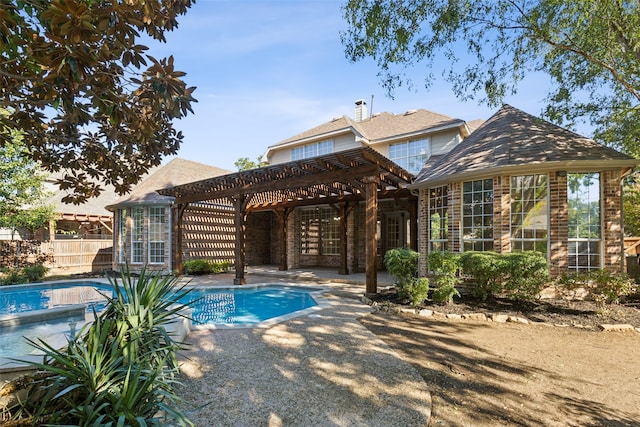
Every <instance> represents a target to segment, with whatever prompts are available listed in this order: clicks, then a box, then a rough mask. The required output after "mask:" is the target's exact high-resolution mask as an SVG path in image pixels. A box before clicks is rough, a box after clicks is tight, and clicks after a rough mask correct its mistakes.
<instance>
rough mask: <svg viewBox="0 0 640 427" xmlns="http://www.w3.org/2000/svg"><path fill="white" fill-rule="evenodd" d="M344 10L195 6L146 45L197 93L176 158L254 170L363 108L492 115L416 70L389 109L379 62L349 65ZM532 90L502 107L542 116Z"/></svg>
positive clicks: (211, 1)
mask: <svg viewBox="0 0 640 427" xmlns="http://www.w3.org/2000/svg"><path fill="white" fill-rule="evenodd" d="M342 3H343V1H338V0H235V1H232V0H198V1H197V2H196V4H195V5H194V6H193V7H192V8H191V9H190V10H189V12H187V14H186V15H184V16H182V17H180V19H179V28H178V29H177V30H175V31H173V32H171V33H168V34H167V43H166V44H157V43H149V44H148V45H149V47H150V51H149V53H150V54H151V55H153V56H155V57H157V58H160V57H167V56H169V55H174V57H175V65H176V69H178V70H180V71H184V72H186V73H187V76H186V77H185V80H186V82H187V84H188V85H189V86H196V87H197V90H196V91H195V93H194V96H195V97H196V98H197V99H198V103H196V104H194V105H193V108H194V112H195V114H193V115H189V116H188V117H187V118H184V119H182V120H180V121H177V122H176V127H177V128H178V129H180V130H182V131H183V133H184V134H185V139H184V142H183V145H182V147H181V149H180V152H179V154H178V156H179V157H182V158H185V159H188V160H194V161H198V162H201V163H206V164H209V165H213V166H218V167H221V168H225V169H229V170H235V167H234V162H235V161H236V160H237V159H238V158H240V157H249V158H250V159H252V160H253V159H255V158H256V157H258V156H259V155H260V154H263V153H264V152H265V150H266V148H267V147H268V146H269V145H272V144H275V143H277V142H279V141H281V140H283V139H286V138H288V137H290V136H293V135H296V134H298V133H300V132H302V131H304V130H307V129H309V128H311V127H314V126H317V125H320V124H322V123H324V122H327V121H329V120H331V119H332V118H333V117H336V116H341V115H348V116H350V117H353V111H354V102H355V101H356V100H357V99H364V100H366V101H367V104H369V105H368V107H369V109H370V110H371V109H373V111H374V112H382V111H388V112H391V113H403V112H405V111H406V110H409V109H417V108H424V109H427V110H431V111H434V112H437V113H442V114H446V115H449V116H452V117H456V118H460V119H463V120H467V121H470V120H474V119H478V118H482V119H486V118H488V117H489V116H491V114H493V113H494V112H495V109H491V108H488V107H486V106H479V105H477V104H476V103H475V102H467V103H462V102H460V101H458V100H457V99H456V98H455V97H454V95H453V94H452V92H451V90H450V86H449V85H448V84H447V83H446V82H445V81H444V80H443V81H442V82H438V83H437V84H434V85H433V86H432V87H431V88H430V90H429V91H427V90H426V89H424V87H423V86H422V83H421V82H422V80H423V77H422V76H424V75H425V74H426V73H425V72H424V70H421V69H420V67H419V66H418V67H416V68H414V69H411V70H409V72H408V74H409V75H410V76H412V78H413V79H414V81H415V83H416V84H415V88H414V90H409V89H406V88H400V89H398V90H397V91H396V93H395V97H394V99H393V100H392V99H390V98H389V97H387V96H386V94H385V91H384V89H383V88H382V87H381V86H380V83H379V79H378V77H377V73H378V69H377V67H376V65H375V63H374V62H373V61H371V60H366V61H364V62H358V63H355V64H354V63H350V62H349V61H348V60H347V59H346V58H345V54H344V48H343V46H342V44H341V42H340V30H343V29H344V28H345V27H346V23H345V22H344V21H343V19H342V12H341V5H342ZM434 74H436V75H440V71H439V70H438V71H437V72H435V73H434ZM528 82H529V81H528V80H525V81H524V84H523V85H522V89H521V90H520V92H519V95H518V96H516V97H511V98H509V99H507V100H506V102H508V103H509V104H511V105H513V106H514V107H517V108H520V109H522V110H524V111H526V112H528V113H531V114H535V115H539V114H540V111H541V109H542V104H541V101H542V98H543V96H544V91H541V90H540V85H539V84H538V83H537V82H534V81H531V83H528ZM372 95H373V96H374V101H373V105H371V97H372ZM167 160H168V159H167Z"/></svg>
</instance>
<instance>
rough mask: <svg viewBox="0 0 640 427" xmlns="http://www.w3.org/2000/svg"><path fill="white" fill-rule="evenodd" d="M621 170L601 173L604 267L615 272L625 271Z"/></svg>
mask: <svg viewBox="0 0 640 427" xmlns="http://www.w3.org/2000/svg"><path fill="white" fill-rule="evenodd" d="M619 176H620V171H604V172H602V173H601V175H600V185H601V187H602V196H603V197H602V203H601V206H602V224H603V230H602V239H603V247H604V254H603V255H604V267H605V268H606V269H607V270H609V271H611V272H614V273H622V272H623V271H624V264H623V259H624V256H623V255H624V248H623V246H624V239H623V235H622V189H621V187H620V178H619Z"/></svg>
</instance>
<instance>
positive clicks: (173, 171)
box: [107, 158, 234, 273]
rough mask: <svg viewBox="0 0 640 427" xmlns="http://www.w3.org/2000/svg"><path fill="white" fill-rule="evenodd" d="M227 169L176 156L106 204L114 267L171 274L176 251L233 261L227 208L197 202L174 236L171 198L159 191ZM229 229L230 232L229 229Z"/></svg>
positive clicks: (230, 217)
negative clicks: (110, 230) (127, 191)
mask: <svg viewBox="0 0 640 427" xmlns="http://www.w3.org/2000/svg"><path fill="white" fill-rule="evenodd" d="M228 172H229V171H228V170H225V169H221V168H218V167H215V166H208V165H205V164H202V163H198V162H192V161H189V160H185V159H180V158H176V159H173V160H171V161H170V162H169V163H167V164H166V165H163V166H161V167H158V168H155V169H154V170H153V171H152V173H150V174H149V175H148V176H147V177H145V178H144V179H143V180H142V181H141V182H140V183H138V184H137V185H136V186H135V187H134V188H133V189H132V190H131V191H130V192H129V193H128V194H126V195H124V196H122V197H120V198H119V199H117V200H115V201H114V202H113V203H111V204H110V205H108V206H107V209H108V210H109V211H111V212H113V217H114V220H113V224H114V233H113V269H114V270H119V269H120V268H121V267H122V266H124V265H128V266H129V270H130V271H131V272H139V271H140V270H141V269H142V268H143V267H145V268H146V269H147V270H148V271H161V272H164V273H171V272H172V271H174V270H176V269H177V266H176V265H175V257H174V256H173V254H174V253H176V252H179V253H180V254H182V255H181V256H182V257H184V259H192V258H215V259H221V260H229V261H230V260H233V250H234V246H233V243H234V241H233V224H229V221H230V220H232V219H233V217H232V216H230V215H231V213H232V212H231V211H230V209H229V206H218V205H212V204H207V203H193V204H191V205H190V206H188V207H186V208H185V209H184V210H183V211H182V212H180V215H181V216H183V217H184V221H183V227H184V229H183V230H182V231H181V233H180V238H178V239H176V237H175V230H173V229H172V226H173V225H175V221H173V219H172V218H173V215H176V211H175V209H173V205H174V203H173V201H174V199H173V197H168V196H162V195H160V194H158V193H157V192H156V189H158V188H163V187H166V186H168V185H180V184H184V183H187V182H193V181H196V180H198V179H202V178H205V177H207V178H209V177H212V176H217V175H222V174H225V173H228ZM229 229H231V231H229Z"/></svg>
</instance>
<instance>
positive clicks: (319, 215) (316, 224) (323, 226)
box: [299, 207, 340, 255]
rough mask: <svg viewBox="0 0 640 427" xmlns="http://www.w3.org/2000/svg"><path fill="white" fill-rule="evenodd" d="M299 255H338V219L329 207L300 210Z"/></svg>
mask: <svg viewBox="0 0 640 427" xmlns="http://www.w3.org/2000/svg"><path fill="white" fill-rule="evenodd" d="M299 218H300V253H301V254H304V255H339V254H340V218H339V217H336V215H335V212H334V210H333V209H332V208H330V207H321V208H305V209H301V210H300V215H299Z"/></svg>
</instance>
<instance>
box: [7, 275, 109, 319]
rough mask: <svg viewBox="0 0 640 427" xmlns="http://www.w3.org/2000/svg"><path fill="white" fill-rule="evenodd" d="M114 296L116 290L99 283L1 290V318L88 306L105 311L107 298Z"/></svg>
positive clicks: (13, 287)
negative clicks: (49, 309)
mask: <svg viewBox="0 0 640 427" xmlns="http://www.w3.org/2000/svg"><path fill="white" fill-rule="evenodd" d="M102 294H104V295H108V296H113V288H112V287H111V286H110V285H105V284H102V283H96V282H77V283H73V284H63V285H56V284H48V285H28V286H3V287H0V316H2V315H5V314H16V313H26V312H28V311H34V310H44V309H47V308H56V307H65V306H69V305H75V304H85V305H86V306H87V310H90V309H91V307H92V306H93V307H95V308H96V311H101V310H102V309H104V306H105V303H106V299H105V297H104V295H102Z"/></svg>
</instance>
